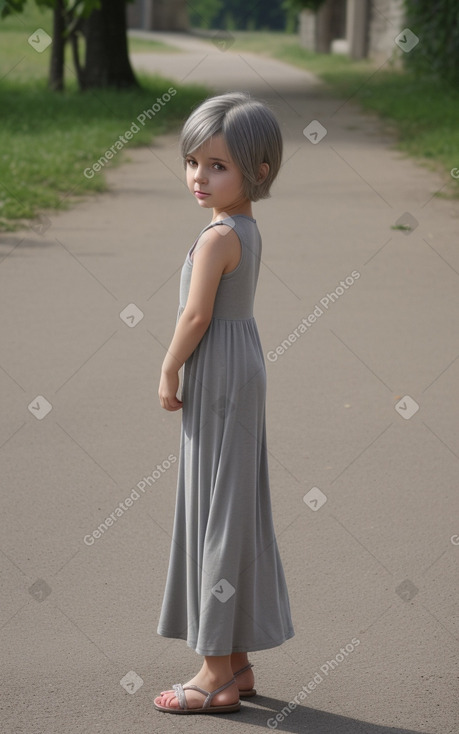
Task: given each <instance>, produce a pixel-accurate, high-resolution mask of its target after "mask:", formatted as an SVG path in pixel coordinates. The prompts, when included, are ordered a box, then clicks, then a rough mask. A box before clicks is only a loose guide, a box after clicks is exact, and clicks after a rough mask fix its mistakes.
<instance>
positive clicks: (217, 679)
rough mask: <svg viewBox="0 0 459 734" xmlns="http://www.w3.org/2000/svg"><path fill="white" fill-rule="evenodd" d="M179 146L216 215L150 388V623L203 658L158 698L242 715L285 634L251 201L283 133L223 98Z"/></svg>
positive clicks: (190, 264)
mask: <svg viewBox="0 0 459 734" xmlns="http://www.w3.org/2000/svg"><path fill="white" fill-rule="evenodd" d="M181 152H182V156H183V159H184V164H185V168H186V181H187V185H188V188H189V190H190V193H191V194H192V195H193V196H194V197H195V199H196V200H197V202H198V205H199V206H200V207H201V208H203V209H212V220H211V222H210V224H208V225H207V226H206V227H204V229H203V230H202V231H201V233H200V234H199V236H198V238H197V239H196V241H195V243H194V244H193V246H192V247H191V249H190V250H189V252H188V254H187V257H186V260H185V263H184V265H183V268H182V274H181V281H180V304H179V309H178V316H177V324H176V329H175V333H174V336H173V339H172V342H171V344H170V346H169V350H168V352H167V354H166V357H165V359H164V362H163V365H162V371H161V379H160V384H159V390H158V394H159V400H160V403H161V406H162V407H163V408H165V410H179V409H182V411H183V412H182V430H181V443H180V461H179V470H178V487H177V499H176V509H175V520H174V528H173V539H172V547H171V553H170V561H169V570H168V574H167V581H166V588H165V593H164V600H163V606H162V610H161V616H160V621H159V626H158V633H159V634H160V635H163V636H165V637H174V638H179V639H183V640H186V641H187V643H188V645H189V646H190V647H192V648H193V649H194V650H195V651H196V652H197V653H198V654H199V655H203V656H204V662H203V664H202V667H201V669H200V670H199V672H198V673H197V674H196V675H195V676H194V678H192V679H191V680H190V681H189V682H188V683H186V684H185V685H181V684H175V685H174V687H173V689H172V690H168V691H163V692H162V693H161V695H160V696H158V697H157V698H155V707H156V708H157V709H158V710H159V711H165V712H168V713H174V714H195V713H216V712H229V711H238V710H239V708H240V697H243V696H252V695H255V694H256V690H255V689H254V687H253V685H254V676H253V672H252V670H251V668H252V667H253V666H252V665H251V664H250V663H249V661H248V658H247V653H248V652H251V651H253V650H265V649H268V648H271V647H276V646H277V645H281V644H282V643H283V642H284V641H285V640H288V639H289V638H291V637H292V636H293V635H294V631H293V627H292V621H291V617H290V606H289V599H288V593H287V587H286V583H285V577H284V572H283V568H282V563H281V559H280V556H279V551H278V546H277V542H276V537H275V534H274V528H273V521H272V514H271V499H270V488H269V475H268V459H267V447H266V422H265V398H266V371H265V363H264V358H263V351H262V348H261V344H260V338H259V335H258V330H257V325H256V322H255V319H254V316H253V302H254V296H255V289H256V285H257V279H258V273H259V268H260V258H261V238H260V234H259V231H258V227H257V224H256V220H255V219H254V218H253V216H252V201H257V200H258V199H262V198H267V197H269V196H270V193H269V190H270V187H271V184H272V182H273V181H274V179H275V178H276V176H277V174H278V171H279V168H280V165H281V158H282V137H281V133H280V129H279V125H278V123H277V121H276V119H275V117H274V115H273V113H272V112H271V111H270V110H269V108H267V107H266V106H265V105H264V104H262V103H261V102H259V101H256V100H254V99H252V98H251V97H250V96H249V95H246V94H243V93H229V94H222V95H219V96H217V97H212V98H210V99H207V100H206V101H205V102H203V103H202V104H201V105H200V106H199V107H198V108H197V109H196V110H195V111H194V112H193V113H192V114H191V116H190V117H189V119H188V120H187V122H186V123H185V125H184V128H183V130H182V136H181ZM182 365H184V369H183V384H182V394H181V400H179V399H178V398H177V392H178V389H179V370H180V368H181V367H182Z"/></svg>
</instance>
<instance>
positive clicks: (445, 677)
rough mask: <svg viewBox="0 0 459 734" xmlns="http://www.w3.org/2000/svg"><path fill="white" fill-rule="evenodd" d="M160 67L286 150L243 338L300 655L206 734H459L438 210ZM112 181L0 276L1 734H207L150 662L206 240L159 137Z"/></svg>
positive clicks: (334, 128) (406, 167)
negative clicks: (258, 401) (249, 328)
mask: <svg viewBox="0 0 459 734" xmlns="http://www.w3.org/2000/svg"><path fill="white" fill-rule="evenodd" d="M166 40H167V41H170V42H174V43H179V44H180V45H181V46H182V50H183V52H182V53H171V54H158V55H147V54H138V55H136V57H135V64H136V67H137V68H139V69H140V68H144V69H148V70H150V71H158V72H160V73H162V74H164V75H167V77H168V78H170V79H173V80H180V81H183V80H186V81H187V82H200V83H201V82H206V83H209V84H211V85H212V87H213V88H214V89H215V90H216V91H225V90H234V89H246V90H250V91H251V92H253V93H254V94H256V95H257V96H260V97H262V98H263V99H265V100H266V101H268V102H269V103H270V104H271V105H272V107H273V109H274V110H275V112H276V113H277V115H278V116H279V119H280V121H281V124H282V128H283V132H284V137H285V158H284V161H285V162H284V165H283V168H282V170H281V174H280V176H279V180H278V182H277V183H276V184H275V186H274V188H273V192H272V193H273V196H272V198H271V199H270V200H267V201H264V202H259V203H257V204H256V205H255V207H254V213H255V217H256V218H257V220H258V223H259V226H260V229H261V232H262V235H263V241H264V254H263V264H262V267H261V271H260V283H259V288H258V294H257V302H256V316H257V321H258V325H259V330H260V335H261V338H262V342H263V345H264V349H265V354H266V363H267V370H268V404H267V417H268V448H269V450H270V472H271V483H272V496H273V506H274V513H275V523H276V529H277V534H278V540H279V546H280V551H281V555H282V558H283V561H284V565H285V570H286V574H287V579H288V583H289V589H290V596H291V603H292V613H293V619H294V623H295V628H296V636H295V637H294V638H293V639H292V640H290V641H289V642H288V643H286V644H285V645H283V646H281V647H279V648H277V649H273V650H271V651H266V652H258V653H255V654H253V655H252V656H251V657H252V660H253V662H255V664H256V668H255V670H256V677H257V688H258V690H259V691H260V694H261V695H260V696H259V697H257V698H255V699H253V700H251V701H249V702H246V703H244V704H243V709H242V711H241V712H240V713H238V714H235V715H232V716H230V715H228V716H222V717H221V718H219V719H218V726H219V731H221V732H236V731H237V732H244V733H245V732H256V731H260V730H264V729H265V728H266V727H268V728H274V727H275V725H276V724H277V728H278V730H279V731H282V732H307V733H308V734H319V733H320V734H330V733H331V732H333V733H334V732H337V733H338V732H339V733H340V734H341V733H344V732H345V733H346V734H356V733H357V732H358V733H359V734H360V733H361V732H362V734H389V733H391V734H395V733H398V732H429V733H430V734H453V732H454V733H456V732H457V731H458V723H457V719H458V716H457V713H458V710H457V654H458V642H459V626H458V618H457V604H458V588H457V562H458V554H459V545H457V542H459V519H458V518H459V515H458V512H457V510H458V499H457V476H458V467H459V464H458V460H459V444H458V431H457V423H458V419H457V403H458V397H459V389H458V372H459V360H458V359H457V358H458V356H459V345H458V341H457V334H458V331H459V328H458V326H459V324H458V321H459V311H458V308H457V306H458V285H459V281H458V275H459V255H458V252H457V247H456V241H457V215H458V207H457V203H453V202H448V201H445V200H442V199H439V198H436V197H434V193H435V191H437V190H439V189H440V188H441V187H442V186H443V185H444V184H445V181H444V180H441V179H440V178H439V177H438V176H437V175H436V174H433V173H431V172H429V171H427V170H426V169H425V168H422V167H420V166H418V165H417V164H415V163H413V162H412V161H410V160H406V159H404V158H403V157H402V156H401V155H400V154H399V153H397V152H395V151H394V149H393V147H392V139H391V137H390V136H389V134H388V133H387V132H386V131H385V130H384V128H383V126H382V124H381V123H379V122H378V121H377V119H376V118H375V117H373V116H371V115H365V116H363V115H361V114H360V113H359V112H358V110H357V109H356V108H355V107H354V106H353V104H352V101H347V102H345V101H343V100H342V101H338V100H336V99H333V98H331V97H330V96H329V95H328V94H325V93H324V91H323V89H322V87H321V85H320V84H318V83H317V80H315V79H314V78H313V77H311V75H309V74H307V73H305V72H302V71H299V70H297V69H294V68H292V67H290V66H288V65H286V64H283V63H280V62H276V61H273V60H269V59H264V58H261V57H256V56H254V55H250V54H237V53H235V52H234V51H233V50H231V48H230V47H229V48H227V49H226V50H221V48H222V44H220V47H219V45H218V44H216V45H214V44H212V43H207V42H205V41H203V40H199V39H193V38H186V39H180V37H179V36H173V37H172V36H171V35H168V36H167V37H166ZM185 44H186V49H185ZM223 48H225V46H224V44H223ZM313 121H318V123H320V125H318V123H317V122H314V123H313V127H312V128H309V130H310V131H312V133H317V136H316V137H314V136H312V140H313V141H314V142H311V140H309V139H307V137H305V135H304V134H303V129H304V128H305V127H307V126H308V125H309V124H310V123H312V122H313ZM324 129H325V130H326V135H325V136H324V137H322V139H321V140H319V138H320V136H321V135H322V134H323V132H324ZM130 157H131V163H129V164H128V165H125V166H123V167H122V168H119V169H114V170H112V171H110V172H109V180H110V182H111V184H112V190H111V192H110V193H109V194H106V195H103V196H98V197H94V198H92V199H90V200H88V201H86V202H84V203H82V204H79V205H78V206H76V207H75V208H74V209H73V210H72V211H69V212H65V213H62V214H59V215H58V216H52V217H51V218H50V222H49V224H50V226H49V228H48V229H47V230H46V231H45V232H44V234H43V235H40V234H39V233H37V232H33V231H26V232H18V233H15V234H13V235H8V236H5V237H4V238H3V242H2V244H1V248H0V252H1V255H2V256H4V259H3V260H2V262H1V267H0V293H1V299H2V309H3V313H4V314H6V313H7V314H8V318H5V317H4V319H3V320H2V325H1V341H2V345H3V350H2V357H1V370H0V381H1V390H2V398H3V411H2V415H3V420H2V423H1V428H0V446H1V451H0V460H1V473H2V480H3V481H2V484H3V511H2V515H1V544H0V549H1V556H0V558H1V570H2V577H3V595H2V596H3V604H2V616H1V619H2V627H1V645H2V651H3V652H2V660H3V665H2V673H3V683H2V687H1V688H2V704H1V710H2V720H3V726H2V729H3V730H4V731H5V732H11V733H13V732H14V733H15V734H19V732H27V734H38V733H39V734H42V733H43V734H48V733H51V732H52V733H54V732H56V733H59V734H62V733H64V732H65V734H77V733H78V734H79V733H80V732H81V733H82V734H83V733H84V734H88V733H89V732H90V733H91V734H97V733H99V732H100V733H103V734H108V733H109V734H118V732H119V733H120V734H121V733H122V732H123V734H124V732H126V731H131V732H136V733H137V734H143V733H144V732H145V733H147V732H148V734H150V733H151V732H155V733H156V732H160V733H162V732H170V731H174V732H200V733H201V732H211V731H213V730H214V727H215V725H216V722H215V719H214V718H213V717H211V718H209V719H206V718H205V717H197V718H193V717H188V718H186V719H183V718H178V717H174V719H173V720H171V719H170V718H168V717H167V716H166V715H161V714H159V713H157V712H155V711H154V710H153V708H152V703H151V701H152V697H153V696H154V694H156V692H158V691H159V690H162V689H163V688H164V687H166V686H169V685H170V684H172V683H174V682H176V681H178V680H182V681H185V680H187V679H188V678H189V677H191V675H193V673H194V671H195V668H196V664H197V662H198V658H197V656H196V655H195V653H194V652H193V651H192V650H190V649H188V648H187V647H186V645H185V644H184V643H183V642H180V641H171V640H166V639H163V638H160V637H159V636H157V635H156V624H157V619H158V614H159V608H160V603H161V598H162V592H163V584H164V579H165V573H166V568H167V560H168V554H169V543H170V532H171V525H172V515H173V507H174V501H175V486H176V469H177V463H176V461H175V459H176V456H177V455H178V450H179V426H180V414H167V413H165V412H163V411H161V409H160V407H159V404H158V401H157V383H158V377H159V369H160V365H161V362H162V359H163V354H164V346H165V345H167V343H168V341H169V339H170V337H171V335H172V331H173V326H174V323H175V315H176V308H177V299H178V281H179V271H180V268H181V265H182V261H183V257H184V253H185V252H186V249H187V248H188V246H189V244H190V243H191V242H192V240H193V239H194V236H195V233H197V232H198V231H199V230H200V229H201V228H202V227H203V226H204V225H205V224H206V222H207V221H208V218H207V217H206V215H205V213H203V212H202V211H201V210H199V208H198V207H197V206H196V203H195V202H194V201H193V200H192V199H191V197H189V196H188V195H187V192H186V190H185V188H184V185H183V172H182V168H181V163H180V160H179V158H178V152H177V139H176V136H173V135H168V136H164V137H163V138H160V139H157V140H156V141H155V145H154V146H153V147H152V148H151V149H150V150H148V149H144V150H133V151H131V152H130ZM453 165H457V161H453V162H452V167H453ZM397 222H399V223H400V222H401V223H402V224H403V223H405V224H407V223H408V222H411V226H412V229H411V230H405V231H403V230H397V229H393V227H394V226H397V225H396V223H397ZM131 303H134V304H135V307H133V306H129V304H131ZM125 308H127V312H126V322H125V321H123V320H122V319H121V318H120V313H122V312H124V309H125ZM136 309H137V310H136ZM139 310H140V311H141V312H142V313H143V318H142V319H141V320H140V321H138V322H137V319H138V317H139V315H140V314H139ZM300 324H301V325H302V326H301V328H300ZM134 325H135V328H133V326H134ZM304 326H306V327H307V328H306V331H304ZM130 327H131V328H130ZM38 396H42V397H38ZM46 401H48V402H49V404H50V405H51V406H52V408H51V410H50V412H49V413H48V414H46V409H47V402H46ZM28 406H29V409H28ZM48 408H49V406H48ZM149 477H150V478H149ZM136 494H137V495H139V496H138V497H136ZM130 495H132V499H131V500H130V502H131V504H130V505H129V502H128V503H127V504H124V509H123V508H122V509H120V507H119V506H120V503H121V502H124V500H125V498H129V496H130ZM305 496H306V501H305V499H304V498H305ZM115 511H116V512H115ZM111 514H112V515H113V518H114V519H113V518H112V520H111V524H107V526H106V529H105V531H104V532H103V533H102V534H100V535H101V537H99V538H97V539H94V535H93V531H96V529H97V527H98V526H99V525H100V524H101V523H103V521H104V520H105V518H107V517H110V515H111ZM95 535H97V532H95ZM85 538H86V542H85V540H84V539H85ZM91 538H92V539H93V540H94V542H93V544H92V545H90V544H89V543H91V542H92V541H91ZM451 539H453V540H451ZM456 541H457V542H456ZM139 679H141V680H142V681H143V685H141V687H140V689H139V690H137V691H136V692H135V693H132V692H133V691H134V690H135V689H136V686H137V685H138V683H139V682H141V681H140V680H139ZM120 680H121V681H122V684H123V685H124V687H121V685H120ZM300 692H301V694H300ZM130 693H132V695H130ZM299 694H300V697H299V698H297V701H298V703H299V705H298V706H296V707H295V704H292V706H291V708H290V709H289V708H288V702H289V701H292V700H293V699H294V698H295V696H298V695H299ZM282 711H283V713H281V712H282ZM276 715H277V720H276V718H275V717H276Z"/></svg>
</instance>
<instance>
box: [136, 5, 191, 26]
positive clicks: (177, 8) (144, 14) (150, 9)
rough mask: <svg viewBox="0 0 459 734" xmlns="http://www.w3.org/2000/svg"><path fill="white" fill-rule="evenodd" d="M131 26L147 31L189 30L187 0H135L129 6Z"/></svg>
mask: <svg viewBox="0 0 459 734" xmlns="http://www.w3.org/2000/svg"><path fill="white" fill-rule="evenodd" d="M127 20H128V27H129V28H140V29H142V30H145V31H187V30H189V27H190V26H189V19H188V11H187V4H186V2H185V0H135V2H133V3H129V4H128V6H127Z"/></svg>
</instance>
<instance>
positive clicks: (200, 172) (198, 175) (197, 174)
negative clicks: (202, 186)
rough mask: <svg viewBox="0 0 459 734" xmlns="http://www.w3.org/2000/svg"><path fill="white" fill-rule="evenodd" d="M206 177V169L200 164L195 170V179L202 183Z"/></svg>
mask: <svg viewBox="0 0 459 734" xmlns="http://www.w3.org/2000/svg"><path fill="white" fill-rule="evenodd" d="M205 179H206V177H205V176H204V171H203V169H202V168H201V166H198V167H197V168H196V170H195V172H194V180H195V181H196V183H200V182H202V181H205Z"/></svg>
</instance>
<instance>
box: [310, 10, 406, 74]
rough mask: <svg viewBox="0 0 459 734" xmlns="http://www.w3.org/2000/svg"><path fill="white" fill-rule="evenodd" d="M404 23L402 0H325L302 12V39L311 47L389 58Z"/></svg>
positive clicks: (327, 50) (362, 56)
mask: <svg viewBox="0 0 459 734" xmlns="http://www.w3.org/2000/svg"><path fill="white" fill-rule="evenodd" d="M404 27H405V23H404V9H403V0H326V2H325V3H324V4H323V5H322V7H321V8H320V10H319V11H318V12H317V13H313V12H311V11H309V10H303V11H302V13H301V14H300V43H301V45H302V46H303V47H304V48H308V49H311V50H312V51H319V52H322V53H328V52H330V51H338V52H341V53H347V54H349V55H350V56H351V57H352V58H354V59H361V58H365V57H370V58H374V59H376V60H378V59H380V58H382V59H384V58H387V55H388V54H389V53H390V52H391V51H392V50H393V49H394V39H395V38H396V36H397V35H398V34H399V33H400V31H401V30H403V28H404Z"/></svg>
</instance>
